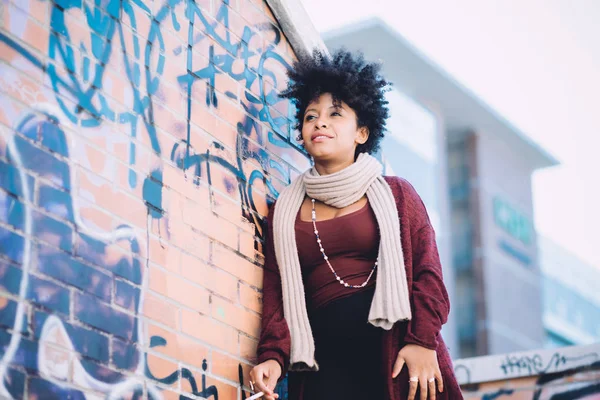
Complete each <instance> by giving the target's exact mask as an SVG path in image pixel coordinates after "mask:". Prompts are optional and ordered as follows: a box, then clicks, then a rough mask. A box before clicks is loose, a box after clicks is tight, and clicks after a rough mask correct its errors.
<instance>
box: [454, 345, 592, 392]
mask: <svg viewBox="0 0 600 400" xmlns="http://www.w3.org/2000/svg"><path fill="white" fill-rule="evenodd" d="M454 370H455V372H456V376H457V378H458V380H459V383H460V384H461V387H462V389H463V393H464V397H465V399H466V400H495V399H501V400H578V399H579V400H600V344H592V345H588V346H573V347H563V348H559V349H550V350H538V351H527V352H520V353H511V354H502V355H493V356H486V357H475V358H469V359H463V360H457V361H456V362H455V363H454Z"/></svg>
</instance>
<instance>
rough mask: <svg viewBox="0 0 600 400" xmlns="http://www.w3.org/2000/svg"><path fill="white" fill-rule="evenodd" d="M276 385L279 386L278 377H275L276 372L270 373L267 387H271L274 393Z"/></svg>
mask: <svg viewBox="0 0 600 400" xmlns="http://www.w3.org/2000/svg"><path fill="white" fill-rule="evenodd" d="M275 386H277V378H276V377H275V374H273V373H271V374H270V375H269V379H268V380H267V387H268V388H269V389H271V392H273V393H274V391H275ZM275 397H279V396H278V395H277V394H275Z"/></svg>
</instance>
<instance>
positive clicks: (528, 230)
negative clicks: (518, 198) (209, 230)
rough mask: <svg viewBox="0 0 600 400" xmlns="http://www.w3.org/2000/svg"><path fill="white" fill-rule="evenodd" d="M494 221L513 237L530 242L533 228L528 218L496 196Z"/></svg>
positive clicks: (527, 243)
mask: <svg viewBox="0 0 600 400" xmlns="http://www.w3.org/2000/svg"><path fill="white" fill-rule="evenodd" d="M494 221H495V222H496V225H498V226H499V227H500V228H501V229H502V230H504V231H505V232H507V233H508V234H509V235H511V236H512V237H514V238H515V239H517V240H520V241H521V242H523V243H524V244H526V245H529V244H531V237H532V234H533V232H532V231H533V228H532V224H531V221H530V220H529V218H527V217H526V216H525V215H523V214H521V213H520V212H519V211H518V210H516V209H515V208H514V207H512V206H511V205H510V204H508V203H507V202H505V201H504V200H502V199H500V198H498V197H495V198H494Z"/></svg>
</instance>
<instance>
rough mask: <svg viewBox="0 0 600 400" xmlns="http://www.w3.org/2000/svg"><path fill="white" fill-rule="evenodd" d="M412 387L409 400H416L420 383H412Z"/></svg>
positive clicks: (409, 389)
mask: <svg viewBox="0 0 600 400" xmlns="http://www.w3.org/2000/svg"><path fill="white" fill-rule="evenodd" d="M409 384H410V386H409V388H408V399H407V400H415V395H416V394H417V388H418V387H419V382H417V381H410V382H409Z"/></svg>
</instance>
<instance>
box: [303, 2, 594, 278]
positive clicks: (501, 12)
mask: <svg viewBox="0 0 600 400" xmlns="http://www.w3.org/2000/svg"><path fill="white" fill-rule="evenodd" d="M302 3H303V4H304V7H305V9H306V11H307V13H308V14H309V16H310V17H311V19H312V22H313V24H314V25H315V27H316V28H317V30H319V31H320V32H327V31H329V30H332V29H335V28H339V27H341V26H344V25H346V24H348V23H352V22H356V21H360V20H362V19H366V18H370V17H373V16H377V17H379V18H381V19H382V20H384V21H385V22H387V23H388V24H390V25H391V26H393V27H394V28H395V29H396V30H397V31H398V32H399V33H400V35H402V36H403V37H404V38H406V39H407V40H408V41H409V42H411V43H412V44H413V45H414V46H415V47H417V48H418V49H419V50H420V51H421V52H422V53H423V54H424V55H425V56H426V57H428V58H429V59H430V60H431V61H433V63H435V64H437V65H438V66H440V67H441V68H443V69H444V70H446V71H447V72H448V73H449V74H451V75H452V76H453V77H454V78H455V79H456V80H457V81H459V82H460V83H461V84H462V85H464V86H466V87H467V88H469V89H470V90H471V91H473V92H474V93H475V94H476V95H477V96H478V97H479V98H480V99H481V100H483V101H484V102H485V103H487V104H488V105H489V106H491V107H492V108H494V109H495V110H496V111H497V112H498V113H500V114H501V115H502V116H504V117H505V118H506V119H508V120H509V121H510V122H511V123H512V124H514V125H515V126H516V127H518V128H519V129H520V130H521V131H523V132H524V133H525V134H526V135H528V136H529V137H531V139H532V140H534V141H535V142H536V143H538V144H539V145H540V146H542V147H543V148H544V149H546V150H547V151H548V152H549V153H550V154H552V155H553V156H555V157H556V158H557V159H558V160H559V161H560V165H559V166H556V167H552V168H547V169H543V170H539V171H536V172H535V173H534V175H533V199H534V200H533V201H534V204H533V207H534V223H535V227H536V230H537V231H538V233H539V234H541V235H544V236H546V237H548V238H550V239H551V240H552V241H554V242H556V243H557V244H559V245H561V246H563V247H565V248H566V249H567V250H569V251H571V252H573V253H575V254H576V255H577V256H578V257H579V258H581V259H582V260H583V261H586V262H588V263H590V264H592V265H594V266H596V267H598V268H600V251H599V247H600V232H599V230H600V1H598V0H573V1H570V0H485V1H482V0H454V1H452V2H449V1H445V0H436V1H433V0H419V1H414V0H368V1H361V2H358V1H357V2H356V3H353V6H352V7H349V6H348V4H349V1H348V0H302ZM359 4H364V5H365V6H362V7H361V6H359ZM367 4H368V6H367Z"/></svg>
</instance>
